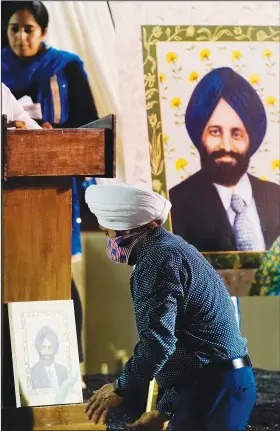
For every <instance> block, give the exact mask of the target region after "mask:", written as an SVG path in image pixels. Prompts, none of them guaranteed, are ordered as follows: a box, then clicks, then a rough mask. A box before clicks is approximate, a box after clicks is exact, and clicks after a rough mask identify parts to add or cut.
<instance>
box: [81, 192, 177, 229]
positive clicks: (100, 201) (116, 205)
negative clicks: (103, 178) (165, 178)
mask: <svg viewBox="0 0 280 431" xmlns="http://www.w3.org/2000/svg"><path fill="white" fill-rule="evenodd" d="M85 201H86V203H87V204H88V207H89V209H90V211H91V212H92V213H93V214H95V215H96V217H97V220H98V223H99V224H100V225H101V226H103V227H105V228H107V229H112V230H117V231H118V230H129V229H134V228H136V227H139V226H143V225H145V224H147V223H149V222H151V221H153V220H159V221H161V222H162V223H164V222H165V221H166V219H167V217H168V213H169V211H170V208H171V203H170V202H169V201H168V200H167V199H165V198H164V197H163V196H161V195H159V194H158V193H155V192H153V191H145V190H142V189H139V188H136V187H133V186H129V185H127V184H118V185H107V184H98V185H92V186H89V187H88V188H87V189H86V193H85Z"/></svg>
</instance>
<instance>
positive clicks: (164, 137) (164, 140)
mask: <svg viewBox="0 0 280 431" xmlns="http://www.w3.org/2000/svg"><path fill="white" fill-rule="evenodd" d="M162 137H163V142H164V143H165V144H167V142H168V141H169V136H168V135H166V133H164V134H163V135H162Z"/></svg>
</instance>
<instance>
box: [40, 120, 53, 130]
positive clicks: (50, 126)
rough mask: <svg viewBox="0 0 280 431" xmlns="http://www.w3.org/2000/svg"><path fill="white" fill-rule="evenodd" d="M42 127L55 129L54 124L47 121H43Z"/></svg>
mask: <svg viewBox="0 0 280 431" xmlns="http://www.w3.org/2000/svg"><path fill="white" fill-rule="evenodd" d="M42 128H43V129H53V126H52V125H51V123H49V122H48V121H46V122H45V123H43V125H42Z"/></svg>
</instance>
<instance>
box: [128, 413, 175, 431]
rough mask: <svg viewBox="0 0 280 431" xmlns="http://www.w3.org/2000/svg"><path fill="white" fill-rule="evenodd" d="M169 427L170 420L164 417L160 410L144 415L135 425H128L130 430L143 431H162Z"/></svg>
mask: <svg viewBox="0 0 280 431" xmlns="http://www.w3.org/2000/svg"><path fill="white" fill-rule="evenodd" d="M167 425H168V419H167V418H166V417H165V416H163V415H162V414H161V413H160V412H159V411H158V410H152V411H151V412H148V413H143V414H142V416H141V417H140V419H138V420H137V421H136V422H134V423H133V424H128V425H127V427H128V428H133V429H135V430H138V429H139V430H143V431H162V430H165V429H166V427H167Z"/></svg>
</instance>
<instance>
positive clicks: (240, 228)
mask: <svg viewBox="0 0 280 431" xmlns="http://www.w3.org/2000/svg"><path fill="white" fill-rule="evenodd" d="M231 208H232V209H233V211H234V212H235V214H236V216H235V219H234V225H233V233H234V237H235V243H236V248H237V250H254V240H255V238H254V234H253V232H252V229H251V224H250V221H249V220H248V218H247V216H246V212H245V202H244V201H243V199H242V198H241V197H240V196H238V195H236V194H233V195H232V198H231Z"/></svg>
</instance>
